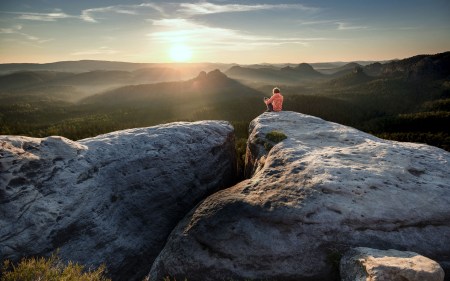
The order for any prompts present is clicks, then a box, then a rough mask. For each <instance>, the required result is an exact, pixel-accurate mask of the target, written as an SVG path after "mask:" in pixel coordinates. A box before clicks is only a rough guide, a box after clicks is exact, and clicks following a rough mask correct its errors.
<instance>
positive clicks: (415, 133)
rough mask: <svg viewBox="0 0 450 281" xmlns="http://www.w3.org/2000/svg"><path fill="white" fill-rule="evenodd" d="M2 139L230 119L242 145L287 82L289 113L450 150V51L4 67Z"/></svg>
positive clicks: (0, 95)
mask: <svg viewBox="0 0 450 281" xmlns="http://www.w3.org/2000/svg"><path fill="white" fill-rule="evenodd" d="M0 73H1V76H0V134H2V135H26V136H32V137H45V136H50V135H61V136H64V137H67V138H69V139H72V140H79V139H83V138H87V137H92V136H96V135H99V134H102V133H106V132H111V131H115V130H120V129H126V128H135V127H146V126H152V125H156V124H161V123H168V122H173V121H197V120H227V121H230V122H231V123H232V124H233V126H234V127H235V130H236V136H237V138H239V139H240V141H238V142H237V145H238V146H239V145H240V146H242V145H243V144H244V146H243V147H244V149H245V140H246V138H247V137H248V124H249V122H250V121H251V120H252V119H254V118H255V117H257V116H258V115H260V114H261V113H262V112H264V110H265V105H264V103H263V102H262V100H263V97H265V96H269V95H270V94H271V90H272V88H273V87H275V86H278V87H280V89H281V93H282V94H283V95H284V98H285V100H284V106H283V109H284V110H289V111H296V112H301V113H305V114H309V115H314V116H317V117H320V118H323V119H325V120H328V121H333V122H337V123H341V124H344V125H349V126H352V127H355V128H357V129H360V130H363V131H365V132H369V133H371V134H374V135H376V136H379V137H382V138H386V139H392V140H399V141H410V142H420V143H427V144H431V145H434V146H438V147H441V148H443V149H446V150H448V151H450V129H449V126H448V124H450V122H449V121H450V52H446V53H441V54H436V55H418V56H415V57H411V58H408V59H403V60H393V61H388V62H351V63H317V64H314V63H313V64H306V63H302V64H261V65H237V64H212V63H210V64H207V63H205V64H138V63H119V62H106V61H77V62H58V63H51V64H2V65H0Z"/></svg>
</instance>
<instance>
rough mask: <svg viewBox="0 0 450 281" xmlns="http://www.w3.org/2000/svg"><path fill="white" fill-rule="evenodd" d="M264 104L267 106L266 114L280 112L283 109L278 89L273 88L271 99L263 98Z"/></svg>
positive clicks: (281, 97)
mask: <svg viewBox="0 0 450 281" xmlns="http://www.w3.org/2000/svg"><path fill="white" fill-rule="evenodd" d="M264 102H265V103H266V106H267V110H266V112H271V111H276V112H278V111H281V110H282V109H283V96H282V95H281V93H280V89H279V88H278V87H275V88H273V90H272V97H270V98H267V97H265V98H264Z"/></svg>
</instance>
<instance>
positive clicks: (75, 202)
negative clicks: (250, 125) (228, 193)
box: [0, 121, 236, 280]
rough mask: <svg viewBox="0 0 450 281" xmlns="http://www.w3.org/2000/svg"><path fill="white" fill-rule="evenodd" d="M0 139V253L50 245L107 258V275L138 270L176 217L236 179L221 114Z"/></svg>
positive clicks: (31, 251)
mask: <svg viewBox="0 0 450 281" xmlns="http://www.w3.org/2000/svg"><path fill="white" fill-rule="evenodd" d="M0 144H1V150H0V164H1V165H0V260H3V259H12V260H18V259H19V258H20V257H22V256H30V255H46V254H49V253H50V252H51V251H54V250H55V249H57V248H59V249H60V256H61V257H62V258H63V259H68V260H73V261H76V262H80V263H82V264H86V265H94V266H97V265H99V264H100V263H106V265H107V267H108V270H109V273H110V275H111V276H112V277H113V279H114V280H142V278H143V277H144V276H145V274H147V273H148V270H149V264H151V263H152V262H153V260H154V259H155V258H156V256H157V255H158V253H159V252H160V250H161V249H162V248H163V246H164V243H165V241H166V239H167V236H168V235H169V234H170V232H171V230H172V229H173V228H174V227H175V225H176V224H177V223H178V222H179V220H180V219H182V218H183V217H184V216H185V215H186V213H187V212H189V210H191V209H192V208H193V207H194V206H195V205H196V204H198V202H199V201H200V200H202V199H203V198H205V197H206V196H208V195H209V194H211V193H213V192H215V191H217V190H219V189H221V188H225V187H228V186H230V185H232V184H234V183H235V182H234V180H235V170H236V164H235V152H234V132H233V128H232V127H231V125H229V124H228V123H227V122H222V121H203V122H196V123H172V124H168V125H162V126H156V127H149V128H141V129H131V130H125V131H119V132H114V133H110V134H106V135H101V136H98V137H95V138H90V139H85V140H82V141H79V142H73V141H70V140H68V139H64V138H61V137H48V138H44V139H37V138H28V137H17V136H1V137H0Z"/></svg>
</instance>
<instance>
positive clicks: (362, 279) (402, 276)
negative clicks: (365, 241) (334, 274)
mask: <svg viewBox="0 0 450 281" xmlns="http://www.w3.org/2000/svg"><path fill="white" fill-rule="evenodd" d="M340 272H341V277H342V281H366V280H370V281H383V280H390V281H423V280H427V281H442V280H444V271H443V270H442V268H441V267H440V266H439V264H438V263H437V262H435V261H433V260H430V259H429V258H426V257H424V256H421V255H419V254H417V253H414V252H402V251H397V250H392V249H391V250H385V251H382V250H376V249H371V248H363V247H359V248H355V249H351V250H350V251H348V252H347V253H346V254H345V255H344V256H343V257H342V259H341V263H340Z"/></svg>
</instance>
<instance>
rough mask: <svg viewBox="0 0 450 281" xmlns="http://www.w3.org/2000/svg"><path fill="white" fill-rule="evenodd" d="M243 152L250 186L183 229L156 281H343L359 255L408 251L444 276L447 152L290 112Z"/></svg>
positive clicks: (448, 234)
mask: <svg viewBox="0 0 450 281" xmlns="http://www.w3.org/2000/svg"><path fill="white" fill-rule="evenodd" d="M273 131H278V132H279V134H278V135H283V134H284V135H285V136H286V137H287V138H286V139H284V140H282V141H280V142H277V141H273V138H269V137H268V136H269V135H270V134H271V133H272V132H273ZM272 135H273V134H272ZM247 145H248V147H247V149H248V154H247V173H248V175H249V176H250V177H251V178H249V179H248V180H245V181H243V182H240V183H238V184H237V185H235V186H233V187H231V188H228V189H225V190H222V191H219V192H217V193H215V194H213V195H211V196H209V197H208V198H207V199H206V200H204V201H203V202H202V203H201V204H200V205H199V206H197V207H196V208H195V209H194V210H192V211H191V212H190V213H189V214H188V215H187V216H186V217H185V218H184V219H183V220H182V221H181V222H180V223H179V224H178V226H177V227H176V228H175V229H174V231H173V232H172V233H171V235H170V237H169V239H168V242H167V243H166V245H165V247H164V249H163V250H162V251H161V253H160V255H159V256H158V258H157V259H156V260H155V262H154V264H153V266H152V269H151V272H150V274H149V278H150V279H151V280H153V281H156V280H158V281H159V280H161V279H162V278H163V277H165V276H173V277H176V279H177V280H184V278H185V277H186V278H188V280H189V281H196V280H202V281H209V280H211V281H212V280H246V279H247V280H277V281H287V280H291V281H292V280H296V281H306V280H308V281H312V280H317V281H319V280H320V281H323V280H337V279H338V274H339V258H340V257H341V256H342V255H343V254H344V253H345V252H347V251H348V250H349V249H352V248H355V247H370V248H375V249H398V250H402V251H413V252H416V253H419V254H421V255H424V256H427V257H429V258H431V259H434V260H436V261H437V262H439V263H440V264H441V266H442V267H443V268H444V270H445V269H446V268H447V269H448V267H449V261H450V212H449V211H448V210H449V209H450V153H448V152H446V151H444V150H442V149H439V148H436V147H432V146H428V145H423V144H414V143H400V142H394V141H387V140H382V139H379V138H377V137H374V136H372V135H369V134H366V133H363V132H361V131H358V130H356V129H353V128H350V127H347V126H343V125H339V124H336V123H331V122H327V121H324V120H322V119H320V118H316V117H312V116H308V115H304V114H300V113H295V112H280V113H264V114H262V115H260V116H259V117H258V118H256V119H255V120H253V121H252V122H251V124H250V137H249V140H248V143H247Z"/></svg>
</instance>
